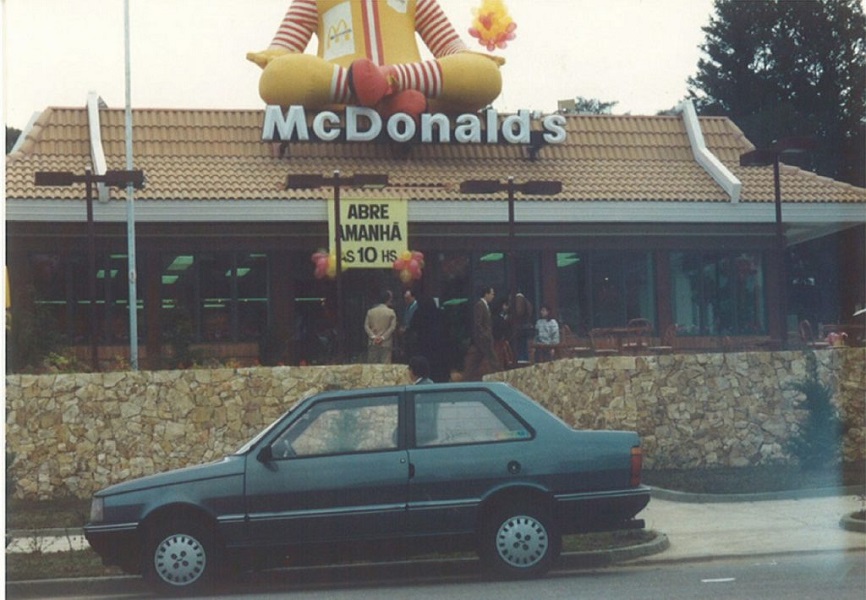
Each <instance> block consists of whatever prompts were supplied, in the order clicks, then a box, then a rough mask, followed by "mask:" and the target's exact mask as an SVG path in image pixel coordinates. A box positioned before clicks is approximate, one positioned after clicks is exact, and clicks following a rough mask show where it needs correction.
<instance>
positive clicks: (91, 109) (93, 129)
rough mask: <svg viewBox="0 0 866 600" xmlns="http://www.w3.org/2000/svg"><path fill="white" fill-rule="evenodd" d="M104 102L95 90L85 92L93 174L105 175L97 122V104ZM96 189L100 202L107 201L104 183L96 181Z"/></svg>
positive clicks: (106, 167)
mask: <svg viewBox="0 0 866 600" xmlns="http://www.w3.org/2000/svg"><path fill="white" fill-rule="evenodd" d="M100 104H104V102H103V100H102V98H100V97H99V96H98V95H97V94H96V92H88V93H87V126H88V129H89V131H90V162H91V163H93V174H94V175H105V171H106V170H107V169H108V166H107V163H106V161H105V150H104V149H103V147H102V128H101V125H100V123H99V105H100ZM96 190H97V191H98V192H99V195H98V198H99V201H100V202H108V201H109V199H110V196H109V195H108V188H107V187H105V184H104V183H101V182H100V183H97V184H96Z"/></svg>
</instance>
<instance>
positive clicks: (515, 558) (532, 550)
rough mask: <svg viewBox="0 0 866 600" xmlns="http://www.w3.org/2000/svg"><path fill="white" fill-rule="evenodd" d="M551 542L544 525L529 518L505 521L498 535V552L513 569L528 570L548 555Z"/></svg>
mask: <svg viewBox="0 0 866 600" xmlns="http://www.w3.org/2000/svg"><path fill="white" fill-rule="evenodd" d="M548 547H549V540H548V537H547V530H546V529H545V528H544V525H542V524H541V522H539V521H538V520H536V519H533V518H532V517H527V516H520V517H512V518H510V519H508V520H507V521H505V522H504V523H503V524H502V525H501V526H500V527H499V531H498V532H497V534H496V551H497V552H498V553H499V557H500V558H501V559H502V560H503V561H505V562H506V563H507V564H509V565H511V566H512V567H520V568H526V567H531V566H533V565H536V564H538V562H539V561H541V559H543V558H544V556H545V555H546V554H547V550H548Z"/></svg>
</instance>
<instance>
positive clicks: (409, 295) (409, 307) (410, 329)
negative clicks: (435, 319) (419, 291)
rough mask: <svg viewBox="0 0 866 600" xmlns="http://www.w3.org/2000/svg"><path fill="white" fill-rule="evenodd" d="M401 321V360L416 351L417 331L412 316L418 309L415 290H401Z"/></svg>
mask: <svg viewBox="0 0 866 600" xmlns="http://www.w3.org/2000/svg"><path fill="white" fill-rule="evenodd" d="M403 304H404V308H403V321H402V323H401V324H400V329H399V330H398V331H399V334H398V336H397V337H398V340H399V342H400V352H401V353H402V360H400V362H403V361H406V360H408V359H409V357H411V356H415V354H417V353H418V332H417V328H416V327H415V323H414V321H413V320H414V317H415V312H416V311H417V310H418V299H417V298H416V297H415V291H414V290H413V289H412V288H408V289H407V290H406V291H404V292H403Z"/></svg>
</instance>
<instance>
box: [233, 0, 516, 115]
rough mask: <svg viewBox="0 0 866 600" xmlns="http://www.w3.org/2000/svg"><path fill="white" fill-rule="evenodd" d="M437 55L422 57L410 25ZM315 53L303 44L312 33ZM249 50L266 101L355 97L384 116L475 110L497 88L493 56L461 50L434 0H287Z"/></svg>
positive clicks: (309, 103)
mask: <svg viewBox="0 0 866 600" xmlns="http://www.w3.org/2000/svg"><path fill="white" fill-rule="evenodd" d="M416 32H417V33H418V34H419V35H420V37H421V39H422V40H423V41H424V43H425V44H426V46H427V48H428V49H429V50H430V52H431V54H432V55H433V56H434V57H435V58H434V59H433V60H427V61H422V60H421V55H420V53H419V50H418V45H417V43H416V41H415V33H416ZM314 33H315V34H316V36H317V37H318V53H317V55H316V56H313V55H311V54H304V53H303V51H304V49H305V48H306V46H307V43H308V42H309V41H310V38H311V37H312V35H313V34H314ZM247 58H248V59H249V60H251V61H253V62H254V63H256V64H257V65H259V66H260V67H262V69H264V70H263V72H262V76H261V79H260V81H259V95H260V96H261V97H262V99H263V100H264V101H265V102H266V103H267V104H269V105H279V106H292V105H301V106H304V107H307V108H311V109H318V108H324V107H327V106H333V105H341V104H359V105H361V106H366V107H370V108H374V109H376V110H377V111H378V112H379V113H380V114H382V115H383V116H385V117H387V116H390V115H391V114H394V113H397V112H403V113H407V114H410V115H412V116H417V115H419V114H420V113H422V112H425V111H427V110H430V111H441V112H474V111H477V110H479V109H481V108H483V107H484V106H487V105H488V104H490V103H491V102H493V100H494V99H495V98H496V97H497V96H498V95H499V92H500V91H501V89H502V78H501V76H500V73H499V67H500V65H502V64H503V63H504V62H505V61H504V60H503V59H501V58H499V57H495V56H490V55H487V54H480V53H476V52H471V51H469V50H467V48H466V46H465V44H464V43H463V42H462V41H461V40H460V38H459V37H458V35H457V32H456V31H455V30H454V27H453V26H452V25H451V22H450V21H449V20H448V18H447V17H446V16H445V13H444V12H443V11H442V9H441V7H440V6H439V4H438V2H437V1H436V0H318V1H316V0H292V3H291V5H290V6H289V9H288V11H287V12H286V15H285V17H284V18H283V21H282V23H281V24H280V27H279V29H278V30H277V33H276V35H275V36H274V39H273V41H272V42H271V45H270V46H269V47H268V48H267V50H264V51H262V52H251V53H249V54H247Z"/></svg>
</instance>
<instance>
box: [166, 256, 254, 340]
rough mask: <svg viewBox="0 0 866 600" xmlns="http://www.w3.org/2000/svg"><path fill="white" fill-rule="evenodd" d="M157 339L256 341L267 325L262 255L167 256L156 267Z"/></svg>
mask: <svg viewBox="0 0 866 600" xmlns="http://www.w3.org/2000/svg"><path fill="white" fill-rule="evenodd" d="M161 269H162V270H161V274H160V277H161V294H162V296H161V297H162V310H163V313H162V331H163V339H165V340H168V341H171V342H173V343H178V342H179V341H182V342H183V343H189V342H192V341H203V342H228V341H250V340H253V341H257V340H260V339H261V338H262V336H263V335H264V333H265V331H266V329H267V325H268V318H269V315H268V294H269V288H268V279H269V273H268V257H267V255H266V254H259V253H241V254H234V253H208V254H195V255H193V254H169V255H165V256H163V257H162V266H161Z"/></svg>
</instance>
